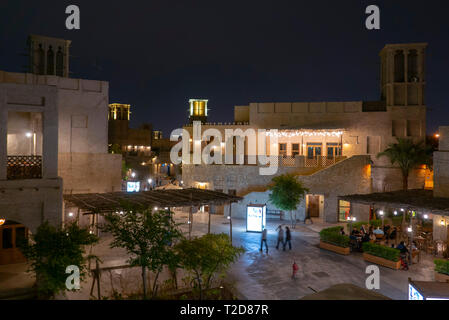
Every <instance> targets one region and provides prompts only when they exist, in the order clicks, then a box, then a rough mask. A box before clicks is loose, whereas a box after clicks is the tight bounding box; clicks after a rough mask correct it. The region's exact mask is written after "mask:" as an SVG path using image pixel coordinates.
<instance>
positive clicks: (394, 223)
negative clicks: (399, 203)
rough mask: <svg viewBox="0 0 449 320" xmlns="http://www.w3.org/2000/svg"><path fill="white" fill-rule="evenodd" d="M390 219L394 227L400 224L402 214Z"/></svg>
mask: <svg viewBox="0 0 449 320" xmlns="http://www.w3.org/2000/svg"><path fill="white" fill-rule="evenodd" d="M390 219H391V223H392V224H393V226H395V227H399V226H400V225H401V224H402V216H393V217H391V218H390Z"/></svg>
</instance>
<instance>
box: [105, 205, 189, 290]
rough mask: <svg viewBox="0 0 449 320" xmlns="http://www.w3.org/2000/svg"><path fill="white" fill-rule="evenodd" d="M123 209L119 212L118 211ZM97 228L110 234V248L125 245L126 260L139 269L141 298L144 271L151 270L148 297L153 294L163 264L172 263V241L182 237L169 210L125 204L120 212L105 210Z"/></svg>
mask: <svg viewBox="0 0 449 320" xmlns="http://www.w3.org/2000/svg"><path fill="white" fill-rule="evenodd" d="M122 212H123V211H122ZM104 217H105V222H106V223H105V224H104V225H103V226H101V227H100V228H101V230H102V231H104V232H109V233H111V234H112V236H113V237H114V239H113V241H112V242H111V245H110V246H111V248H117V247H120V248H125V249H126V251H127V252H128V253H129V254H130V255H131V257H130V258H129V259H128V262H129V263H130V265H132V266H139V267H140V268H141V269H142V284H143V298H144V299H146V297H147V282H146V270H147V269H148V270H150V271H152V272H154V273H155V278H154V281H153V286H152V297H153V298H154V297H155V296H156V294H157V288H158V286H157V280H158V276H159V274H160V273H161V271H162V269H163V267H164V265H169V266H172V265H173V263H174V262H173V261H174V260H175V257H174V254H175V253H174V250H173V248H172V244H173V242H174V241H175V240H177V239H180V238H182V233H181V232H180V231H179V230H178V228H177V226H178V225H177V224H175V222H174V220H173V218H172V215H171V214H170V212H169V211H165V210H159V211H155V212H152V211H151V209H147V208H142V207H135V206H134V207H129V206H128V208H127V209H126V210H125V211H124V212H123V214H119V213H109V214H106V215H105V216H104Z"/></svg>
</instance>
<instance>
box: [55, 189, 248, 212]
mask: <svg viewBox="0 0 449 320" xmlns="http://www.w3.org/2000/svg"><path fill="white" fill-rule="evenodd" d="M242 199H243V198H242V197H238V196H233V195H229V194H226V193H222V192H218V191H212V190H203V189H195V188H188V189H170V190H151V191H141V192H109V193H84V194H70V195H69V194H66V195H64V201H65V202H66V204H67V205H68V206H73V207H77V208H79V209H81V210H83V211H85V213H103V212H104V213H107V212H113V211H116V210H120V209H125V208H126V207H127V206H129V205H137V206H143V207H155V206H157V207H190V206H203V205H224V204H230V203H233V202H238V201H240V200H242Z"/></svg>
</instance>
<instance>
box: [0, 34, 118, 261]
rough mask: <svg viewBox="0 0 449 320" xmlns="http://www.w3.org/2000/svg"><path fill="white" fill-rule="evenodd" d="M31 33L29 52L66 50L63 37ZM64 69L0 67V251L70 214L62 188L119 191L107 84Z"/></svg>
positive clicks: (14, 253) (85, 220)
mask: <svg viewBox="0 0 449 320" xmlns="http://www.w3.org/2000/svg"><path fill="white" fill-rule="evenodd" d="M30 38H31V39H32V41H38V42H39V43H38V42H32V43H33V44H32V45H31V47H30V48H31V49H30V50H34V49H35V48H36V45H37V47H38V48H43V49H45V50H47V49H48V48H50V46H53V45H54V44H55V43H61V45H62V44H63V43H65V44H67V46H66V47H64V50H63V53H64V55H65V56H68V54H69V52H68V43H69V42H67V41H65V40H57V39H56V40H55V39H53V38H47V37H37V36H32V37H30ZM47 40H48V42H47ZM36 43H37V44H36ZM52 48H53V49H55V48H57V47H56V46H55V47H52ZM47 51H48V50H47ZM47 53H48V52H47ZM30 54H31V53H30ZM38 61H40V60H38ZM55 63H56V62H55ZM63 67H64V70H65V71H64V72H63V73H62V75H63V76H57V75H54V74H53V75H50V74H51V73H44V74H42V75H41V74H34V73H11V72H5V71H0V112H1V116H0V161H1V162H2V163H3V165H1V166H0V199H1V201H0V220H1V219H4V220H5V221H4V225H3V226H1V227H0V229H1V230H0V232H2V234H3V235H4V234H5V233H8V235H9V236H8V237H4V236H2V237H3V239H6V238H8V239H10V240H11V241H9V242H8V246H9V248H8V250H9V249H11V250H9V251H7V252H6V251H4V250H2V251H1V252H0V256H3V257H5V256H8V255H9V257H10V258H11V257H14V256H15V257H17V251H15V250H13V249H15V243H16V241H15V236H16V235H17V234H18V233H22V230H23V229H22V228H26V229H29V230H30V231H31V232H34V231H35V230H36V228H37V227H38V226H39V225H40V224H41V223H42V222H43V221H45V220H48V221H49V222H50V223H52V224H54V225H59V224H60V223H62V222H64V221H67V220H71V219H74V218H75V215H74V214H73V212H71V208H67V207H66V208H63V200H62V195H63V194H76V193H90V192H100V193H101V192H111V191H119V190H120V189H121V175H120V172H121V157H120V156H119V155H114V154H109V153H108V133H107V128H108V127H107V121H108V99H109V93H108V90H109V88H108V83H107V82H105V81H96V80H85V79H71V78H68V77H67V75H68V74H69V71H68V64H63ZM39 68H40V67H39ZM39 68H38V69H39ZM55 68H56V69H58V66H56V67H55ZM33 70H34V69H33ZM39 70H41V69H39ZM33 72H36V70H34V71H33ZM37 73H40V72H37ZM79 218H80V220H79V221H80V223H81V224H85V225H87V224H91V223H93V221H90V220H89V218H86V217H83V216H81V217H79ZM5 229H11V230H10V231H9V230H7V231H4V230H5ZM17 230H19V231H17ZM11 246H12V247H11ZM0 247H1V246H0ZM10 258H8V259H9V260H8V259H6V258H5V260H7V261H6V262H8V263H11V259H10ZM13 261H17V260H14V259H13ZM4 262H5V261H4ZM0 263H1V262H0Z"/></svg>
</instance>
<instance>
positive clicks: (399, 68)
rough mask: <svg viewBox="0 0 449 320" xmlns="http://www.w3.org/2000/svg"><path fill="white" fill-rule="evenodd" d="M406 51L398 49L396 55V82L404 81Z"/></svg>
mask: <svg viewBox="0 0 449 320" xmlns="http://www.w3.org/2000/svg"><path fill="white" fill-rule="evenodd" d="M404 73H405V72H404V53H403V52H402V50H400V51H397V52H396V54H395V56H394V82H404Z"/></svg>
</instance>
